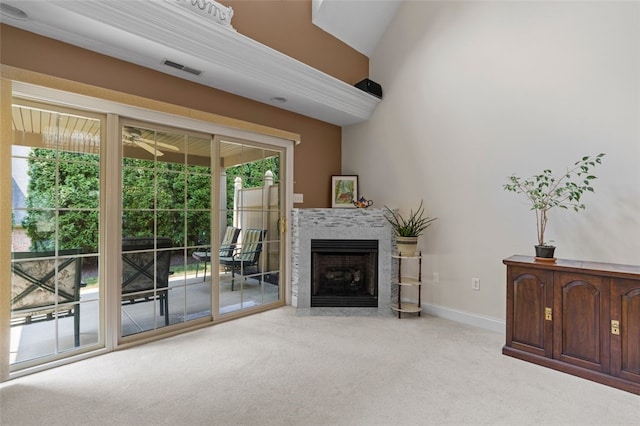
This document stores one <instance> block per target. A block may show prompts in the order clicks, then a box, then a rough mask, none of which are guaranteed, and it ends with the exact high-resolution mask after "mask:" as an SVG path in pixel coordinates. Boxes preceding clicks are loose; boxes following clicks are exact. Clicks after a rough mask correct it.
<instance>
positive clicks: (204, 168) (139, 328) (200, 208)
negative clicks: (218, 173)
mask: <svg viewBox="0 0 640 426" xmlns="http://www.w3.org/2000/svg"><path fill="white" fill-rule="evenodd" d="M123 123H124V124H123V126H122V231H121V233H122V259H121V264H122V282H121V330H122V336H128V335H131V334H137V333H140V332H145V331H150V330H155V329H158V328H162V327H166V326H169V325H174V324H179V323H183V322H186V321H189V320H194V319H197V318H201V317H206V318H210V317H211V282H210V281H209V282H205V281H203V280H202V279H199V278H198V277H197V276H196V274H197V272H199V271H198V267H199V266H200V265H198V261H197V260H196V259H194V258H193V256H192V253H193V252H194V251H196V248H197V247H200V245H201V244H203V243H206V242H208V241H209V240H210V233H211V217H212V214H211V210H212V203H211V194H212V185H211V182H212V179H211V176H212V173H211V145H212V137H211V136H209V135H206V134H204V135H203V134H196V133H193V132H187V131H184V130H179V129H170V128H164V127H160V126H157V125H155V126H152V125H149V124H144V123H135V122H132V121H123Z"/></svg>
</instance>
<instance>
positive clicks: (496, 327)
mask: <svg viewBox="0 0 640 426" xmlns="http://www.w3.org/2000/svg"><path fill="white" fill-rule="evenodd" d="M422 312H424V313H426V314H429V315H433V316H436V317H440V318H444V319H448V320H451V321H455V322H459V323H462V324H467V325H471V326H474V327H478V328H483V329H485V330H490V331H495V332H497V333H502V334H504V332H505V322H504V321H503V320H499V319H496V318H491V317H484V316H481V315H476V314H470V313H468V312H462V311H457V310H455V309H450V308H444V307H442V306H436V305H429V304H426V303H423V304H422Z"/></svg>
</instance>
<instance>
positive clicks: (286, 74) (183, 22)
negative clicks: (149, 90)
mask: <svg viewBox="0 0 640 426" xmlns="http://www.w3.org/2000/svg"><path fill="white" fill-rule="evenodd" d="M2 3H5V4H9V5H11V6H14V7H16V8H19V9H21V10H22V11H24V12H25V13H26V14H27V16H28V18H27V19H18V18H12V17H10V16H7V15H4V14H3V15H2V22H3V23H5V24H8V25H12V26H14V27H17V28H21V29H23V30H26V31H30V32H33V33H36V34H40V35H43V36H46V37H50V38H53V39H56V40H60V41H63V42H65V43H69V44H72V45H75V46H79V47H82V48H85V49H88V50H92V51H95V52H98V53H102V54H105V55H108V56H112V57H115V58H118V59H122V60H124V61H127V62H131V63H134V64H137V65H141V66H144V67H147V68H151V69H154V70H157V71H160V72H163V73H166V74H170V75H173V76H176V77H178V78H182V79H185V80H190V81H193V82H196V83H199V84H203V85H207V86H210V87H214V88H217V89H220V90H223V91H226V92H230V93H233V94H236V95H239V96H242V97H246V98H249V99H253V100H256V101H259V102H262V103H266V104H270V105H273V106H276V107H278V108H282V109H285V110H288V111H292V112H296V113H299V114H302V115H305V116H308V117H312V118H316V119H318V120H322V121H325V122H328V123H332V124H335V125H338V126H348V125H351V124H356V123H359V122H363V121H366V120H368V119H369V117H370V116H371V114H372V113H373V111H374V109H375V107H376V106H377V104H378V103H379V102H380V99H378V98H376V97H375V96H372V95H370V94H368V93H365V92H364V91H362V90H360V89H357V88H355V87H353V86H351V85H349V84H347V83H345V82H343V81H341V80H338V79H336V78H334V77H332V76H330V75H328V74H325V73H323V72H321V71H319V70H317V69H315V68H312V67H310V66H308V65H306V64H303V63H302V62H300V61H297V60H295V59H293V58H291V57H289V56H286V55H284V54H282V53H280V52H278V51H276V50H274V49H271V48H270V47H267V46H265V45H263V44H261V43H258V42H256V41H255V40H252V39H250V38H248V37H246V36H244V35H242V34H239V33H237V32H236V31H234V30H233V29H232V28H231V29H230V28H228V27H224V26H221V25H218V24H215V23H213V22H211V21H210V20H208V19H207V18H206V17H204V16H202V15H199V14H195V13H193V12H192V11H190V10H188V9H186V8H185V7H183V6H181V5H180V4H178V3H177V2H176V0H135V1H122V0H100V1H97V0H85V1H61V0H48V1H44V0H34V1H18V0H3V1H2ZM232 25H233V21H232ZM25 54H28V52H25ZM165 59H168V60H170V61H173V62H177V63H179V64H182V65H184V66H186V67H188V68H192V69H196V70H200V71H202V74H201V75H200V76H196V75H193V74H190V73H187V72H184V71H182V70H179V69H175V68H172V67H169V66H167V65H164V63H163V61H164V60H165ZM122 77H123V78H126V76H122ZM158 90H162V88H158ZM273 98H286V99H287V102H285V103H278V102H277V101H274V100H273Z"/></svg>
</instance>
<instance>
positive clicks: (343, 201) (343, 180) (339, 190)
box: [331, 175, 358, 209]
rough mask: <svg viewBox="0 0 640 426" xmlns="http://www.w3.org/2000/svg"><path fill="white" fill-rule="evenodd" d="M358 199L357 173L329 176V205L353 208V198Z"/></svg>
mask: <svg viewBox="0 0 640 426" xmlns="http://www.w3.org/2000/svg"><path fill="white" fill-rule="evenodd" d="M357 199H358V176H357V175H334V176H331V207H333V208H343V209H355V208H356V206H355V205H354V204H353V200H357Z"/></svg>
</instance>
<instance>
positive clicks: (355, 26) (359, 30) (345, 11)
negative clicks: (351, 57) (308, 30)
mask: <svg viewBox="0 0 640 426" xmlns="http://www.w3.org/2000/svg"><path fill="white" fill-rule="evenodd" d="M401 3H402V0H370V1H362V0H313V6H312V19H311V21H312V22H313V24H315V25H317V26H318V27H320V28H322V29H323V30H325V31H326V32H328V33H329V34H331V35H333V36H334V37H336V38H337V39H339V40H341V41H342V42H344V43H346V44H348V45H349V46H351V47H352V48H354V49H355V50H357V51H358V52H360V53H362V54H363V55H365V56H367V57H368V58H370V57H371V55H372V54H373V51H374V49H375V48H376V46H377V45H378V42H379V41H380V39H381V38H382V36H383V35H384V32H385V31H386V30H387V27H388V26H389V24H390V23H391V20H392V19H393V17H394V16H395V15H396V12H397V11H398V7H399V6H400V4H401Z"/></svg>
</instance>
